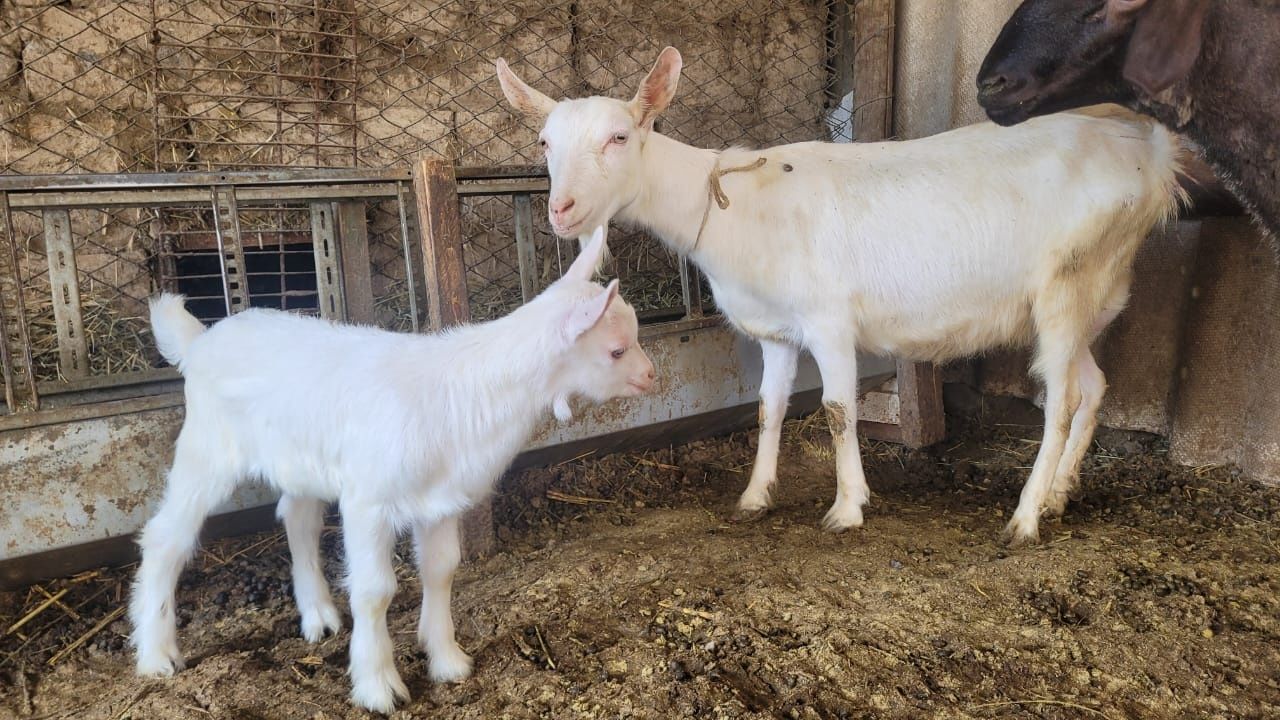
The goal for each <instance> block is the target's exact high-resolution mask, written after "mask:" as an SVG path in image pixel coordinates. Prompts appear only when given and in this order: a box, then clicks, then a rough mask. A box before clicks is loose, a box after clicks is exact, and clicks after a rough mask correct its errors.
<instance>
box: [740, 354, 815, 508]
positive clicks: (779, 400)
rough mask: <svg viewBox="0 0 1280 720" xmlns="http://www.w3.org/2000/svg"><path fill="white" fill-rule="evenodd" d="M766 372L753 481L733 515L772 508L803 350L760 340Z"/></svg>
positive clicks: (761, 397) (762, 384)
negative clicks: (784, 431)
mask: <svg viewBox="0 0 1280 720" xmlns="http://www.w3.org/2000/svg"><path fill="white" fill-rule="evenodd" d="M760 350H761V355H762V358H763V360H764V372H763V374H762V375H761V378H760V428H759V430H758V431H757V432H758V433H759V435H758V445H757V448H756V462H755V465H753V466H752V467H751V481H750V482H749V483H747V489H746V490H745V491H744V492H743V493H742V497H740V498H738V510H737V512H736V513H735V514H734V519H735V520H739V521H743V520H754V519H755V518H757V517H759V516H760V515H761V514H763V513H764V511H765V510H767V509H768V508H769V505H770V500H771V494H772V490H773V486H774V484H775V483H777V481H778V446H779V445H780V443H781V442H782V421H783V419H784V418H785V417H786V413H787V400H788V399H790V397H791V385H792V382H793V381H794V380H795V375H796V360H797V358H798V357H799V355H800V351H799V350H798V349H797V348H795V347H792V346H791V345H785V344H782V343H776V342H773V341H771V340H762V341H760Z"/></svg>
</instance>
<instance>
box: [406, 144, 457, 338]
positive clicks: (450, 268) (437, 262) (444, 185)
mask: <svg viewBox="0 0 1280 720" xmlns="http://www.w3.org/2000/svg"><path fill="white" fill-rule="evenodd" d="M413 191H414V196H415V205H416V207H417V211H418V232H419V233H420V237H419V242H420V244H421V246H422V265H423V277H424V278H425V279H426V286H427V297H428V300H429V301H430V308H429V311H428V312H429V314H428V317H429V318H430V323H431V327H432V329H440V328H442V327H447V326H449V325H456V324H459V323H466V322H470V321H471V306H470V303H469V302H468V299H467V276H466V272H467V270H466V265H465V264H464V262H463V257H462V243H463V238H462V217H461V214H460V212H459V210H458V183H457V180H455V178H454V176H453V165H452V164H450V163H448V162H446V161H444V160H438V159H434V158H423V159H420V160H418V161H417V162H416V163H415V164H414V166H413Z"/></svg>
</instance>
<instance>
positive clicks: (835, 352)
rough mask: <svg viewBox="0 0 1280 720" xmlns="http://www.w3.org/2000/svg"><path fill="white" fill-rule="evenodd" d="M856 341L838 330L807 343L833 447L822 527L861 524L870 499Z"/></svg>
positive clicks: (837, 528)
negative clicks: (861, 444)
mask: <svg viewBox="0 0 1280 720" xmlns="http://www.w3.org/2000/svg"><path fill="white" fill-rule="evenodd" d="M855 348H856V343H855V342H854V340H853V338H852V337H849V336H847V335H846V334H844V333H841V332H835V333H832V334H830V335H829V336H823V337H819V338H817V339H816V340H815V342H814V343H813V345H812V346H811V348H810V349H811V350H812V352H813V359H814V360H816V361H817V363H818V370H819V372H821V373H822V405H823V407H824V408H825V409H826V411H827V421H828V424H829V425H830V427H831V442H832V444H834V445H835V450H836V501H835V503H834V504H833V505H832V506H831V509H830V510H828V511H827V515H826V517H824V518H823V520H822V527H823V529H825V530H829V531H831V532H841V531H844V530H848V529H849V528H854V527H861V526H862V506H863V505H866V504H867V502H868V501H869V500H870V499H871V489H870V488H869V487H867V477H866V475H865V474H864V473H863V471H862V454H861V451H860V449H859V448H858V433H857V428H858V360H857V355H856V353H855Z"/></svg>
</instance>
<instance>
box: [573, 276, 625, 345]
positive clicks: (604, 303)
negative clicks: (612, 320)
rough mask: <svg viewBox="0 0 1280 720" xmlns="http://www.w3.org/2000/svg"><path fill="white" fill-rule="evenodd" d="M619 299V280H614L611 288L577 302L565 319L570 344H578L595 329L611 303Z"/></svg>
mask: <svg viewBox="0 0 1280 720" xmlns="http://www.w3.org/2000/svg"><path fill="white" fill-rule="evenodd" d="M616 297H618V280H617V278H614V280H613V281H612V282H610V283H609V287H606V288H605V289H603V290H601V291H600V292H598V293H596V294H595V295H593V296H591V297H589V298H585V299H583V300H577V301H575V302H574V303H573V306H572V307H570V308H569V312H568V314H567V315H565V319H564V338H565V340H567V341H568V342H570V343H573V342H576V341H577V339H578V338H579V337H582V334H583V333H585V332H586V331H588V330H590V329H591V328H593V327H595V325H596V323H598V322H600V318H602V317H604V313H605V311H606V310H608V309H609V303H611V302H613V299H614V298H616Z"/></svg>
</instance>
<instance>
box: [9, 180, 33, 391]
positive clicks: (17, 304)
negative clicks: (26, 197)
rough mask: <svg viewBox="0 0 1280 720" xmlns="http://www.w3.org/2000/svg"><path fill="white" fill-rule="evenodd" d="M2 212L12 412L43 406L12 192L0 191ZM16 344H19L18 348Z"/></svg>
mask: <svg viewBox="0 0 1280 720" xmlns="http://www.w3.org/2000/svg"><path fill="white" fill-rule="evenodd" d="M0 212H3V213H4V229H5V236H6V240H7V241H6V242H5V245H7V246H8V247H7V252H6V249H5V248H0V309H3V305H4V303H5V299H6V298H12V299H13V313H12V317H10V316H9V313H8V311H5V313H4V314H5V317H4V318H3V320H4V324H3V326H2V327H0V350H3V355H4V374H5V384H4V389H5V404H6V406H7V407H8V408H9V412H10V413H18V412H22V411H27V410H39V409H40V393H39V392H38V391H37V390H36V379H35V371H34V369H33V367H32V365H33V363H32V359H31V335H30V333H29V332H28V330H27V306H26V302H25V301H24V299H23V296H22V269H21V266H20V265H19V264H18V241H17V234H16V233H15V232H14V230H13V211H12V209H11V208H10V207H9V195H8V194H7V193H4V192H0ZM6 266H7V267H6ZM14 345H17V346H18V347H17V348H16V349H15V348H14Z"/></svg>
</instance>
